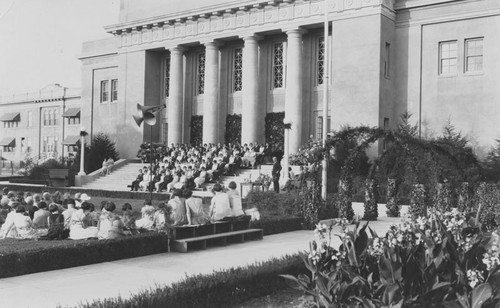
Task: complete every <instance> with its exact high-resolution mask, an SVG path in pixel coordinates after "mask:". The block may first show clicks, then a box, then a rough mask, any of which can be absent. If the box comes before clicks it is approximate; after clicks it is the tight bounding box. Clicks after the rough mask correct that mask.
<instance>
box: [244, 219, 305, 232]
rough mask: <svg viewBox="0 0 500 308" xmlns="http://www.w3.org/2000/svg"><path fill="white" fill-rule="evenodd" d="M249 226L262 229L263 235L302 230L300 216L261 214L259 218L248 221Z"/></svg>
mask: <svg viewBox="0 0 500 308" xmlns="http://www.w3.org/2000/svg"><path fill="white" fill-rule="evenodd" d="M250 228H255V229H263V230H264V235H271V234H278V233H284V232H290V231H297V230H302V218H300V217H293V216H289V217H282V216H263V217H262V216H261V219H260V220H255V221H251V222H250Z"/></svg>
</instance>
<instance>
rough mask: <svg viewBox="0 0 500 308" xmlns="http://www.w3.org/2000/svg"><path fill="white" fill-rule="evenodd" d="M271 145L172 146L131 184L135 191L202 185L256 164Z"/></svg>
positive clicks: (140, 172) (261, 159) (267, 153)
mask: <svg viewBox="0 0 500 308" xmlns="http://www.w3.org/2000/svg"><path fill="white" fill-rule="evenodd" d="M270 154H271V152H270V149H269V146H268V145H257V144H256V145H254V144H252V143H250V144H249V145H246V144H245V145H243V146H240V145H237V144H228V145H220V144H219V145H214V144H209V145H205V146H203V147H189V146H186V145H177V146H173V145H172V146H171V147H168V148H167V150H166V152H165V156H164V157H163V158H161V159H159V160H156V161H155V162H154V163H153V167H152V169H151V168H150V167H147V166H145V167H144V168H142V169H140V170H139V171H138V175H137V177H136V179H135V180H134V181H133V182H132V183H131V184H130V185H129V187H130V188H131V190H132V191H138V190H142V191H156V192H161V191H163V190H166V191H169V192H170V191H172V190H173V189H175V188H178V189H181V188H190V189H200V188H201V187H202V186H203V184H204V183H207V182H216V181H217V180H219V178H220V177H221V176H222V175H237V174H238V172H239V169H240V168H255V166H256V165H258V164H260V163H262V162H263V160H264V158H265V157H266V155H270Z"/></svg>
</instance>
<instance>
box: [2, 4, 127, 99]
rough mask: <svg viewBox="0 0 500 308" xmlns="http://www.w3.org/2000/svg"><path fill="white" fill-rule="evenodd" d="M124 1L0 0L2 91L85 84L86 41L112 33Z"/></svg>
mask: <svg viewBox="0 0 500 308" xmlns="http://www.w3.org/2000/svg"><path fill="white" fill-rule="evenodd" d="M119 5H120V0H0V29H1V30H0V96H3V95H11V94H21V93H26V92H36V91H38V90H40V89H41V88H43V87H45V86H47V85H49V84H53V83H59V84H61V85H62V86H66V87H70V88H80V87H81V73H80V67H81V65H80V61H79V60H78V59H77V58H78V56H79V55H80V53H81V46H82V42H85V41H89V40H94V39H100V38H105V37H108V36H109V35H110V34H108V33H106V32H105V31H104V29H103V27H104V26H106V25H111V24H115V23H117V22H118V13H119Z"/></svg>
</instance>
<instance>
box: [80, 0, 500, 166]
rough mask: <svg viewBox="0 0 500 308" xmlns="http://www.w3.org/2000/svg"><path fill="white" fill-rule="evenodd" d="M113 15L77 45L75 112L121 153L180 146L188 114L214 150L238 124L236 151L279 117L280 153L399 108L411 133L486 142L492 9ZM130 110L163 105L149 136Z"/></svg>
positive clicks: (494, 130)
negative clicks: (233, 120) (237, 119)
mask: <svg viewBox="0 0 500 308" xmlns="http://www.w3.org/2000/svg"><path fill="white" fill-rule="evenodd" d="M325 10H326V11H325ZM325 15H326V16H327V19H328V21H329V28H330V29H329V32H328V33H329V35H328V37H327V38H326V39H325V35H324V22H323V21H324V18H325ZM119 16H120V17H119V23H118V24H115V25H110V26H108V27H106V29H105V30H106V31H107V32H108V33H111V34H112V35H113V36H112V37H110V38H108V39H104V40H99V41H92V42H86V43H84V44H83V49H82V55H81V56H80V59H81V61H82V74H83V75H82V97H81V111H82V113H81V115H82V123H83V124H84V125H85V126H86V127H88V130H89V132H90V133H91V134H94V133H96V132H106V133H108V134H109V135H110V136H111V137H112V138H113V139H114V140H115V141H116V142H117V145H118V149H119V151H120V155H121V156H122V157H134V156H135V154H136V151H137V148H138V145H139V144H140V143H142V142H143V141H146V142H148V141H149V140H150V137H151V138H152V140H153V141H156V142H159V141H163V142H166V143H168V144H170V143H189V142H190V140H191V133H192V127H191V121H192V119H193V117H194V116H203V136H202V139H203V142H214V143H215V142H224V134H225V131H226V118H227V116H228V115H233V114H238V115H241V127H242V129H241V141H242V143H249V142H264V141H265V123H264V119H265V116H266V115H267V114H270V113H277V112H284V113H285V119H286V122H288V123H290V124H291V129H290V131H289V138H290V144H289V146H290V148H289V149H290V152H294V151H296V150H297V149H298V148H299V147H300V145H301V144H303V143H304V142H305V141H306V140H307V139H308V138H309V136H311V135H312V136H313V137H315V138H321V137H322V127H323V125H328V128H329V129H339V128H340V127H342V126H344V125H359V124H364V125H370V126H378V127H384V128H391V127H395V126H396V125H397V124H398V119H399V116H400V115H401V114H402V113H403V112H406V111H408V112H410V113H411V114H413V117H412V120H413V121H414V122H415V123H417V124H418V125H419V131H420V134H421V135H422V136H432V135H436V134H439V133H440V131H441V129H442V127H443V126H444V125H445V124H446V122H447V121H451V122H452V123H453V124H454V125H455V127H456V128H457V129H459V130H461V131H462V133H463V134H465V135H468V136H469V137H471V140H473V141H474V143H475V144H476V145H479V146H482V147H484V148H487V147H489V146H491V145H492V143H493V140H494V139H495V138H498V137H499V136H500V128H499V127H500V126H498V125H496V121H498V120H499V119H500V103H499V102H500V87H499V80H500V79H499V77H498V76H500V36H499V35H498V30H500V1H497V0H433V1H429V0H326V1H325V0H271V1H262V0H168V1H165V0H148V1H133V0H122V1H121V6H120V15H119ZM325 45H326V46H327V47H328V48H326V50H328V54H327V56H328V58H329V59H330V61H329V63H325V62H324V59H325ZM325 72H330V73H329V75H330V76H329V78H326V77H327V76H326V75H325ZM327 82H328V87H327V88H328V92H329V93H328V101H327V105H328V119H326V121H325V119H324V118H323V107H322V106H323V91H324V89H325V83H327ZM137 104H143V105H145V106H156V105H162V104H166V105H167V107H166V108H165V110H164V111H162V113H161V114H159V121H158V123H157V125H155V126H154V127H153V129H152V136H150V129H149V128H147V127H138V126H137V125H136V124H135V122H134V120H133V118H132V116H133V115H134V114H137V110H136V105H137Z"/></svg>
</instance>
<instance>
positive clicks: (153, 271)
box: [0, 205, 399, 308]
mask: <svg viewBox="0 0 500 308" xmlns="http://www.w3.org/2000/svg"><path fill="white" fill-rule="evenodd" d="M380 208H381V212H382V211H383V210H385V207H382V206H380ZM355 210H356V213H359V212H360V208H359V205H357V206H355ZM398 221H399V219H398V218H387V217H381V218H380V220H379V221H377V222H373V223H371V224H370V226H371V227H372V229H374V230H375V231H376V232H377V233H378V234H379V235H383V234H384V233H385V231H386V230H387V229H388V226H389V225H390V224H392V223H397V222H398ZM313 238H314V236H313V232H312V231H294V232H288V233H282V234H277V235H270V236H265V237H264V239H263V240H260V241H252V242H245V243H242V244H233V245H229V246H226V247H213V248H212V247H211V248H209V249H207V250H203V251H196V252H190V253H187V254H182V253H173V252H171V253H163V254H156V255H151V256H145V257H139V258H133V259H125V260H119V261H113V262H106V263H100V264H94V265H88V266H80V267H74V268H69V269H63V270H56V271H49V272H43V273H36V274H30V275H24V276H18V277H12V278H4V279H0V299H1V300H0V306H1V307H12V308H14V307H23V308H24V307H33V308H43V307H56V306H57V305H61V306H63V307H65V306H75V305H77V304H78V303H81V302H86V301H89V302H92V301H93V300H94V299H103V298H109V297H117V296H122V297H125V298H128V297H130V295H131V294H135V293H138V292H139V291H141V290H145V289H150V288H154V287H155V286H157V285H164V284H170V283H172V282H175V281H179V280H182V279H183V278H185V277H186V275H189V276H191V275H195V274H208V273H211V272H213V271H214V270H220V269H225V268H230V267H237V266H244V265H247V264H252V263H255V262H257V261H265V260H268V259H270V258H272V257H279V256H283V255H286V254H294V253H296V252H299V251H304V250H306V249H308V247H309V245H308V243H309V241H310V240H312V239H313Z"/></svg>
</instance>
